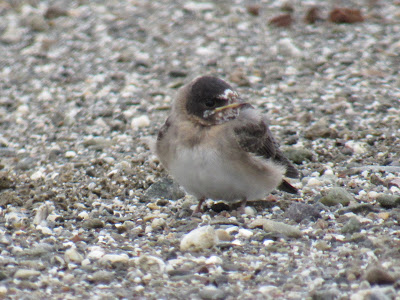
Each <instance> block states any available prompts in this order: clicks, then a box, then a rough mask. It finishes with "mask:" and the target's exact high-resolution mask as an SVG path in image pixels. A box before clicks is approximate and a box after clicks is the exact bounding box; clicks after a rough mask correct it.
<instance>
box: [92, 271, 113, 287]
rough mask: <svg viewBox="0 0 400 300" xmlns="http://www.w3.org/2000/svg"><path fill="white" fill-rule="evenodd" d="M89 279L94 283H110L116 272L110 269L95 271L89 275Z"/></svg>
mask: <svg viewBox="0 0 400 300" xmlns="http://www.w3.org/2000/svg"><path fill="white" fill-rule="evenodd" d="M88 279H89V281H91V282H94V283H104V284H108V283H110V282H111V281H113V279H114V274H113V273H112V272H109V271H104V270H100V271H97V272H94V273H93V274H92V275H90V276H89V277H88Z"/></svg>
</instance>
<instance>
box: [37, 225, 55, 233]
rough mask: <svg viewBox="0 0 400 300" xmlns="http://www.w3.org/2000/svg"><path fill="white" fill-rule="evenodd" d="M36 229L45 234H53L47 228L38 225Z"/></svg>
mask: <svg viewBox="0 0 400 300" xmlns="http://www.w3.org/2000/svg"><path fill="white" fill-rule="evenodd" d="M36 229H37V230H40V231H41V232H42V233H43V234H47V235H52V234H53V231H52V230H51V229H50V228H49V227H47V226H42V225H37V226H36Z"/></svg>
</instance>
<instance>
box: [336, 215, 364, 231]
mask: <svg viewBox="0 0 400 300" xmlns="http://www.w3.org/2000/svg"><path fill="white" fill-rule="evenodd" d="M360 230H361V222H360V221H359V220H358V219H357V218H355V217H352V218H350V219H349V220H348V221H347V223H346V224H345V225H344V226H343V227H342V229H341V230H340V231H341V232H342V233H343V234H346V233H349V234H352V233H354V232H360Z"/></svg>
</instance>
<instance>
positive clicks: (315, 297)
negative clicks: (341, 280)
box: [311, 289, 340, 300]
mask: <svg viewBox="0 0 400 300" xmlns="http://www.w3.org/2000/svg"><path fill="white" fill-rule="evenodd" d="M311 297H312V300H337V299H340V291H339V290H337V289H329V290H317V291H314V292H312V293H311Z"/></svg>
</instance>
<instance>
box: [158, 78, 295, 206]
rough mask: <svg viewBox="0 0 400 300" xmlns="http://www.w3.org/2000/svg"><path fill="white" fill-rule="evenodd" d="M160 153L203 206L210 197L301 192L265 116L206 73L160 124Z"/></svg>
mask: <svg viewBox="0 0 400 300" xmlns="http://www.w3.org/2000/svg"><path fill="white" fill-rule="evenodd" d="M156 151H157V155H158V156H159V158H160V161H161V163H162V164H163V165H164V167H165V168H166V169H167V170H168V171H169V173H170V174H171V175H172V176H173V177H174V178H175V180H177V182H178V183H179V184H180V185H182V186H183V188H184V189H185V190H186V191H187V192H188V193H190V194H192V195H194V196H196V197H197V198H198V199H199V200H200V202H199V206H198V210H200V207H201V204H202V202H203V201H204V199H206V198H211V199H214V200H225V201H242V203H243V205H244V203H245V202H246V201H247V200H256V199H260V198H261V197H263V196H265V195H266V194H268V193H269V192H271V191H272V190H273V189H275V188H279V189H281V190H283V191H285V192H289V193H297V189H296V188H295V187H293V186H292V185H291V184H290V183H289V182H287V181H286V180H285V179H284V176H286V177H292V178H296V177H298V171H297V170H296V168H295V167H294V166H293V164H292V163H291V162H290V161H289V160H288V159H287V158H286V157H285V156H284V154H283V153H282V151H281V150H280V149H279V145H278V143H277V142H276V141H275V139H274V138H273V136H272V133H271V131H270V130H269V127H268V124H267V120H266V118H265V117H264V116H263V115H261V114H260V113H259V112H258V111H257V110H256V109H254V108H253V107H252V106H251V105H250V104H249V103H246V102H244V101H243V100H242V99H241V98H240V97H239V95H238V94H237V93H236V92H235V91H234V90H233V89H232V87H231V86H230V85H228V84H227V83H226V82H224V81H222V80H221V79H218V78H216V77H211V76H203V77H199V78H197V79H195V80H194V81H192V82H191V83H189V84H188V85H186V86H184V87H183V88H182V89H181V90H180V92H179V94H178V97H177V99H176V101H175V102H174V104H173V107H172V111H171V115H170V116H169V117H168V119H167V121H166V122H165V124H164V126H163V127H162V128H161V130H160V132H159V135H158V139H157V144H156Z"/></svg>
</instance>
